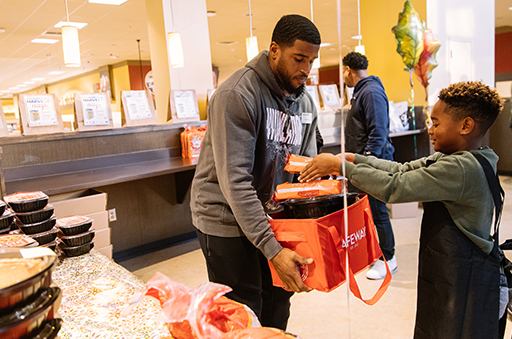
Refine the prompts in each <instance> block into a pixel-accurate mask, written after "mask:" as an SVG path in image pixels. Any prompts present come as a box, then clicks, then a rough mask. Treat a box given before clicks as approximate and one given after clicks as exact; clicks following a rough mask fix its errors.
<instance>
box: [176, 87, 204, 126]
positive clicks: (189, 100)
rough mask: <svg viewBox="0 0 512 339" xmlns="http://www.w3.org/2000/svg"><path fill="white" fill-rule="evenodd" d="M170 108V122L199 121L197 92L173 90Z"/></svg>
mask: <svg viewBox="0 0 512 339" xmlns="http://www.w3.org/2000/svg"><path fill="white" fill-rule="evenodd" d="M169 106H170V112H171V116H170V119H169V120H170V121H172V122H187V121H199V106H198V104H197V97H196V91H195V90H193V89H188V90H172V91H171V95H170V102H169Z"/></svg>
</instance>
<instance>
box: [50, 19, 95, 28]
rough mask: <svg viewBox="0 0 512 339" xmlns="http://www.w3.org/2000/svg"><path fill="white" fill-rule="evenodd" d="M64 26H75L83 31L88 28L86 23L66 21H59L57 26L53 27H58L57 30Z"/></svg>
mask: <svg viewBox="0 0 512 339" xmlns="http://www.w3.org/2000/svg"><path fill="white" fill-rule="evenodd" d="M62 26H73V27H76V28H78V29H82V28H84V27H85V26H87V23H85V22H72V21H70V22H66V21H59V22H58V23H57V24H56V25H55V26H53V27H56V28H61V27H62Z"/></svg>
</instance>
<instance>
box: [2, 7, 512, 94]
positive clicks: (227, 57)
mask: <svg viewBox="0 0 512 339" xmlns="http://www.w3.org/2000/svg"><path fill="white" fill-rule="evenodd" d="M67 1H68V6H69V19H70V21H73V22H85V23H87V24H88V25H87V26H85V27H84V28H82V29H81V30H79V37H80V49H81V58H82V66H81V67H79V68H68V67H64V65H63V57H62V44H61V42H60V41H59V42H57V43H55V44H53V45H46V44H34V43H31V42H30V41H31V40H32V39H35V38H55V37H57V39H59V40H60V37H59V35H58V33H59V32H60V29H58V28H54V27H53V26H54V25H55V24H56V23H57V22H59V21H66V7H65V1H64V0H0V28H2V29H5V32H4V33H0V96H2V95H3V96H5V95H9V94H5V93H1V91H3V90H9V87H14V86H16V85H20V84H23V83H24V82H26V81H30V80H31V79H33V78H45V80H43V81H39V82H37V83H36V84H28V85H27V87H23V88H19V89H17V90H11V92H10V93H11V94H12V93H20V92H24V91H27V90H29V89H31V88H35V87H39V86H41V85H42V84H47V83H52V82H55V81H59V80H62V79H66V78H69V77H72V76H75V75H78V74H81V73H85V72H89V71H92V70H95V69H97V68H99V67H101V66H105V65H109V64H115V63H118V62H121V61H124V60H138V59H139V50H138V43H137V40H138V39H140V54H141V58H142V59H143V60H150V54H149V42H148V30H147V24H146V15H145V13H146V10H145V1H146V0H128V1H127V2H125V3H124V4H122V5H120V6H113V5H100V4H91V3H88V2H87V0H67ZM151 1H161V0H151ZM495 3H496V27H500V26H512V11H510V10H508V8H509V7H512V0H496V2H495ZM206 4H207V10H208V11H214V12H216V14H217V15H216V16H213V17H210V18H209V19H208V20H209V30H210V46H211V51H212V63H213V64H214V65H216V66H219V69H220V72H221V74H220V78H221V80H222V79H223V78H225V77H226V76H228V75H229V74H231V73H232V72H233V71H234V70H236V69H238V68H240V67H242V66H243V65H244V64H245V62H246V56H245V38H246V37H247V36H249V34H250V32H249V16H248V12H249V6H248V1H247V0H206ZM313 4H314V7H313V15H314V16H313V19H314V22H315V24H316V25H317V26H318V28H319V30H320V33H321V35H322V41H323V42H329V43H331V44H332V45H331V46H327V47H323V48H322V49H321V54H320V55H321V63H322V66H329V65H336V64H338V46H339V44H338V35H337V31H338V28H337V15H336V13H337V0H313ZM310 5H311V0H280V1H275V0H251V10H252V18H253V22H252V25H253V35H256V36H257V37H258V45H259V48H260V50H262V49H266V48H267V46H268V45H269V44H270V36H271V34H272V29H273V27H274V25H275V23H276V22H277V21H278V20H279V18H280V17H281V16H282V15H284V14H289V13H297V14H302V15H304V16H307V17H310V15H311V6H310ZM341 7H342V8H341V32H342V41H341V45H342V54H346V53H347V52H348V51H349V50H351V49H353V47H354V46H355V45H357V40H354V39H351V37H352V36H354V35H357V34H358V28H357V0H341ZM46 32H49V33H50V35H49V34H48V33H47V34H45V33H46ZM51 33H57V35H55V34H53V35H52V34H51ZM222 42H233V44H222ZM363 42H364V41H363ZM219 43H221V44H219ZM59 70H60V71H64V72H65V73H64V74H61V75H48V73H49V72H50V71H59Z"/></svg>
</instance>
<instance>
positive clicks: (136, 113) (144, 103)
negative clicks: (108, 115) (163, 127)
mask: <svg viewBox="0 0 512 339" xmlns="http://www.w3.org/2000/svg"><path fill="white" fill-rule="evenodd" d="M125 98H126V106H127V107H125V108H126V111H127V112H128V116H129V117H130V119H131V120H138V119H148V118H151V117H152V115H151V109H150V108H149V103H148V98H147V96H146V92H144V91H126V96H125Z"/></svg>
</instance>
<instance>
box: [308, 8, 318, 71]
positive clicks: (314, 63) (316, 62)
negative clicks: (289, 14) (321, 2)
mask: <svg viewBox="0 0 512 339" xmlns="http://www.w3.org/2000/svg"><path fill="white" fill-rule="evenodd" d="M310 3H311V22H313V23H314V21H313V0H311V1H310ZM312 68H313V69H319V68H320V50H318V58H316V59H315V61H313V66H312Z"/></svg>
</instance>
